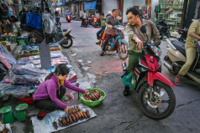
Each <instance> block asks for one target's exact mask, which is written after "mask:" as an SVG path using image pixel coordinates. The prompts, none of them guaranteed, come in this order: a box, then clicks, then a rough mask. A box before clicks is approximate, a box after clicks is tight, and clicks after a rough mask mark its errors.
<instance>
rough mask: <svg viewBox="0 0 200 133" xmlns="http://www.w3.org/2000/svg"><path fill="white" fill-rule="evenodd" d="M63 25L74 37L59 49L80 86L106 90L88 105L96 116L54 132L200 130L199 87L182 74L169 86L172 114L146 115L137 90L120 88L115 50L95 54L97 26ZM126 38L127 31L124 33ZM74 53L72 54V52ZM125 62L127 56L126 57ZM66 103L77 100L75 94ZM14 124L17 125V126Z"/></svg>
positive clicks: (26, 126) (24, 128)
mask: <svg viewBox="0 0 200 133" xmlns="http://www.w3.org/2000/svg"><path fill="white" fill-rule="evenodd" d="M61 22H62V25H63V27H64V28H71V29H72V35H73V36H74V37H75V39H74V44H73V46H72V47H71V48H70V49H63V53H64V55H66V56H67V57H68V58H69V60H70V62H72V65H73V66H74V67H75V69H76V71H77V72H78V78H79V81H80V83H82V84H81V85H80V87H88V86H91V87H96V88H100V89H103V90H104V91H105V92H106V95H107V97H106V99H105V100H104V101H103V103H102V104H101V105H100V106H97V107H91V108H92V109H93V110H94V111H95V113H96V114H97V117H95V118H93V119H91V120H89V121H87V122H84V123H81V124H78V125H76V126H73V127H70V128H67V129H65V130H62V131H59V132H57V133H133V132H137V133H160V132H162V133H188V132H191V133H199V132H200V127H199V123H200V106H199V105H200V87H199V84H197V83H194V82H193V81H190V80H188V79H186V78H181V83H182V84H181V86H180V87H176V88H173V90H174V92H175V95H176V101H177V102H176V109H175V111H174V112H173V114H172V115H171V116H170V117H168V118H166V119H164V120H160V121H155V120H152V119H150V118H148V117H146V116H145V115H144V114H143V112H142V111H141V109H140V108H139V104H138V102H137V101H138V100H137V98H138V94H137V93H136V92H134V90H131V91H130V92H131V94H130V95H129V96H128V97H124V96H123V94H122V92H123V89H124V85H123V83H122V82H121V78H120V77H121V75H122V68H121V63H122V62H123V61H122V60H121V59H119V57H118V55H117V53H106V54H105V56H103V57H101V56H99V54H100V52H101V49H100V47H99V46H98V45H96V44H95V43H96V41H97V40H96V32H97V31H98V30H99V28H93V27H92V26H90V27H88V28H85V27H84V28H83V27H80V24H81V22H80V21H72V22H71V23H67V22H66V21H65V19H64V18H62V19H61ZM125 37H126V40H127V35H126V34H125ZM166 46H167V43H166V42H165V41H162V44H161V48H162V50H163V53H162V56H161V59H162V60H163V58H164V56H165V55H166ZM74 55H75V56H74ZM126 62H127V60H126ZM162 73H163V74H164V75H165V76H167V77H168V78H170V79H174V78H175V76H174V75H172V74H170V73H169V72H168V70H167V69H166V68H165V67H164V66H163V67H162ZM87 82H89V83H90V84H88V83H87ZM74 95H75V99H74V100H73V101H72V102H71V103H69V104H68V105H74V104H78V103H80V102H81V100H78V98H77V97H78V96H77V95H78V94H77V93H75V94H74ZM17 125H18V126H19V127H21V128H19V127H17ZM17 125H16V126H15V127H14V129H13V130H14V131H16V133H23V132H24V133H29V132H32V127H31V126H32V124H31V122H30V121H28V122H27V123H18V124H17Z"/></svg>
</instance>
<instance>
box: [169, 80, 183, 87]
mask: <svg viewBox="0 0 200 133" xmlns="http://www.w3.org/2000/svg"><path fill="white" fill-rule="evenodd" d="M171 81H172V83H174V84H175V85H176V86H181V84H180V83H179V84H177V83H176V82H175V80H171Z"/></svg>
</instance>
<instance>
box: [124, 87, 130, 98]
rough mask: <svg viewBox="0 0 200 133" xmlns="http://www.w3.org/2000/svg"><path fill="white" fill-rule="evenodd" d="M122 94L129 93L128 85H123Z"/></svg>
mask: <svg viewBox="0 0 200 133" xmlns="http://www.w3.org/2000/svg"><path fill="white" fill-rule="evenodd" d="M123 94H124V96H128V95H129V87H128V86H125V89H124V91H123Z"/></svg>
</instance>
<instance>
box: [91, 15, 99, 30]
mask: <svg viewBox="0 0 200 133" xmlns="http://www.w3.org/2000/svg"><path fill="white" fill-rule="evenodd" d="M92 25H93V26H94V28H97V27H99V26H100V22H99V19H98V18H96V17H94V19H93V23H92Z"/></svg>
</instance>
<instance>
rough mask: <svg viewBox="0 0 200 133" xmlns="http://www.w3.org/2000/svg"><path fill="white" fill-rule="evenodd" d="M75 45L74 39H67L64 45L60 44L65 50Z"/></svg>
mask: <svg viewBox="0 0 200 133" xmlns="http://www.w3.org/2000/svg"><path fill="white" fill-rule="evenodd" d="M72 44H73V40H72V38H69V37H68V38H67V39H65V40H64V41H63V42H62V43H60V45H61V46H62V47H63V48H70V47H71V46H72Z"/></svg>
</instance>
